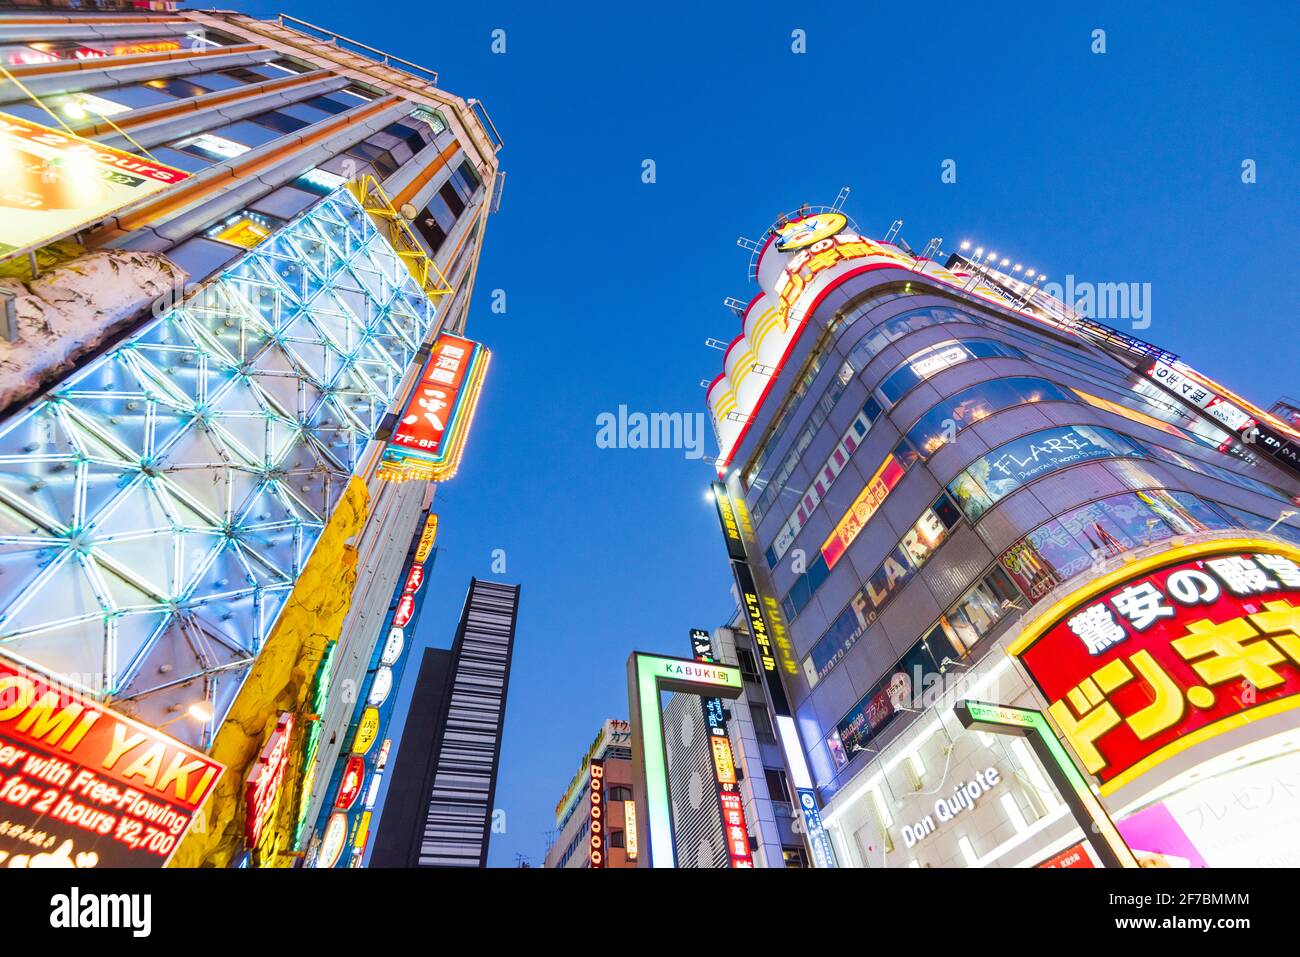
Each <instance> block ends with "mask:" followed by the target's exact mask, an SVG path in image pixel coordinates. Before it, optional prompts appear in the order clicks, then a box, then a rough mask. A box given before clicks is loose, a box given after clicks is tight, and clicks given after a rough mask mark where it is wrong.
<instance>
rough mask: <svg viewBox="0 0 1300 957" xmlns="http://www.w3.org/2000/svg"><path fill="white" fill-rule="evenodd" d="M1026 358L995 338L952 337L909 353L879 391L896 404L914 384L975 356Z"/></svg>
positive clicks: (886, 399)
mask: <svg viewBox="0 0 1300 957" xmlns="http://www.w3.org/2000/svg"><path fill="white" fill-rule="evenodd" d="M1024 357H1025V354H1024V353H1023V352H1021V351H1020V350H1019V349H1017V348H1016V347H1015V346H1008V345H1003V344H1002V343H1000V342H995V341H994V340H992V339H962V340H958V339H949V340H948V341H947V342H940V343H939V344H937V345H933V346H929V347H927V348H925V349H922V350H921V351H920V352H915V353H913V354H912V355H910V356H908V357H907V361H906V362H904V363H903V364H902V365H901V366H899V367H898V368H897V369H895V370H894V371H893V372H891V373H890V374H889V375H887V376H885V379H884V381H883V382H881V383H880V394H881V396H883V397H884V399H885V401H886V402H888V403H889V404H890V405H894V404H896V403H897V402H898V400H899V399H901V398H902V397H903V396H904V395H906V394H907V393H908V392H910V391H911V390H912V388H913V387H915V386H917V385H919V384H920V383H922V382H924V381H925V380H926V379H928V378H930V376H932V375H936V374H937V373H939V372H942V371H943V370H944V369H947V368H950V367H952V366H955V365H960V364H961V363H963V362H969V361H971V360H972V359H995V358H1012V359H1023V358H1024Z"/></svg>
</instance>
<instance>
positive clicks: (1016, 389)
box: [907, 376, 1078, 458]
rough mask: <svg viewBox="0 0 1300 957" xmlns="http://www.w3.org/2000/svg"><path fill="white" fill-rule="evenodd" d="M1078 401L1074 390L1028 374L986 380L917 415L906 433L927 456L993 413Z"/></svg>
mask: <svg viewBox="0 0 1300 957" xmlns="http://www.w3.org/2000/svg"><path fill="white" fill-rule="evenodd" d="M1053 401H1054V402H1078V399H1077V398H1076V397H1075V395H1074V393H1072V392H1069V391H1068V390H1066V389H1064V388H1062V387H1061V386H1059V385H1056V384H1055V383H1053V382H1048V381H1047V380H1046V379H1038V378H1034V377H1032V376H1011V377H1009V378H1005V379H990V380H989V381H987V382H981V383H979V385H973V386H971V387H970V388H969V389H963V390H961V391H960V392H958V393H956V394H954V395H952V396H951V397H949V398H947V399H945V400H944V401H942V402H940V403H939V404H938V405H936V406H934V407H933V408H931V409H930V411H929V412H927V413H925V415H923V416H921V417H920V418H919V419H918V420H917V422H916V425H914V426H912V428H911V429H909V430H908V432H907V439H908V441H909V442H911V443H912V446H913V447H914V448H915V449H916V450H917V451H918V452H919V453H920V454H921V456H922V457H924V458H928V457H929V456H931V455H933V454H934V453H935V452H937V451H939V449H941V448H943V447H944V446H945V445H947V444H948V443H949V442H951V441H953V439H955V438H956V437H957V433H959V432H960V431H961V430H962V429H964V428H966V427H967V426H970V425H974V424H975V423H976V422H979V421H981V420H982V419H985V418H987V417H988V416H990V415H992V414H993V413H994V412H1000V411H1001V410H1003V409H1009V408H1011V407H1012V406H1016V405H1023V404H1025V403H1029V402H1053Z"/></svg>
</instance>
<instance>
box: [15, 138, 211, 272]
mask: <svg viewBox="0 0 1300 957" xmlns="http://www.w3.org/2000/svg"><path fill="white" fill-rule="evenodd" d="M188 176H189V174H188V173H183V172H181V171H180V170H178V169H172V168H171V167H170V166H163V165H162V164H160V163H155V162H154V161H153V160H146V159H142V158H141V157H139V156H133V155H132V154H130V153H124V152H122V151H121V150H115V149H113V148H111V147H108V146H101V145H100V144H99V143H95V142H92V141H91V140H86V139H82V138H81V137H79V136H73V135H71V134H69V133H61V132H59V131H57V130H54V129H51V128H50V127H48V126H42V125H41V124H39V123H32V122H30V121H28V120H24V119H20V118H18V117H16V116H10V115H9V114H8V113H0V183H3V186H2V187H0V209H2V210H3V216H0V224H2V225H0V256H10V255H14V254H16V253H20V252H24V251H26V250H29V249H36V248H38V247H40V246H43V245H45V244H46V243H49V242H53V241H54V240H56V239H59V238H60V237H63V236H66V235H68V234H69V233H71V232H74V231H76V230H78V229H81V228H82V227H84V226H88V225H90V224H92V223H95V222H98V221H99V220H101V219H103V218H104V217H105V216H108V215H110V214H112V213H114V212H116V211H118V210H120V209H122V208H123V207H125V206H129V205H130V204H132V203H134V202H136V201H137V200H141V199H145V198H147V197H149V196H153V195H154V194H156V193H160V192H162V191H163V190H164V189H166V188H167V187H168V186H171V185H173V184H175V183H179V182H180V181H181V180H184V179H187V178H188Z"/></svg>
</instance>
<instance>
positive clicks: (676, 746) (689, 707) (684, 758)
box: [664, 694, 728, 867]
mask: <svg viewBox="0 0 1300 957" xmlns="http://www.w3.org/2000/svg"><path fill="white" fill-rule="evenodd" d="M701 709H702V705H701V699H700V698H699V697H697V696H695V695H683V694H674V695H669V697H668V705H667V707H665V708H664V747H665V748H666V749H667V752H668V789H669V791H670V792H671V796H672V802H673V838H674V840H675V842H676V845H677V866H678V867H726V866H727V864H728V855H727V838H726V834H725V833H724V831H723V829H722V812H721V811H720V810H719V808H718V790H717V784H716V783H715V782H716V778H715V774H714V770H713V749H712V748H711V746H710V744H709V735H708V732H707V730H706V729H705V727H704V714H703V712H702V710H701Z"/></svg>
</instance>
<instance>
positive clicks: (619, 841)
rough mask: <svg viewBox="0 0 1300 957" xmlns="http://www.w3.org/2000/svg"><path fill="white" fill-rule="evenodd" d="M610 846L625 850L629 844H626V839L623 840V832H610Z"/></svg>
mask: <svg viewBox="0 0 1300 957" xmlns="http://www.w3.org/2000/svg"><path fill="white" fill-rule="evenodd" d="M609 846H610V847H618V848H624V847H627V844H626V843H625V842H624V839H623V832H622V831H610V832H609Z"/></svg>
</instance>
